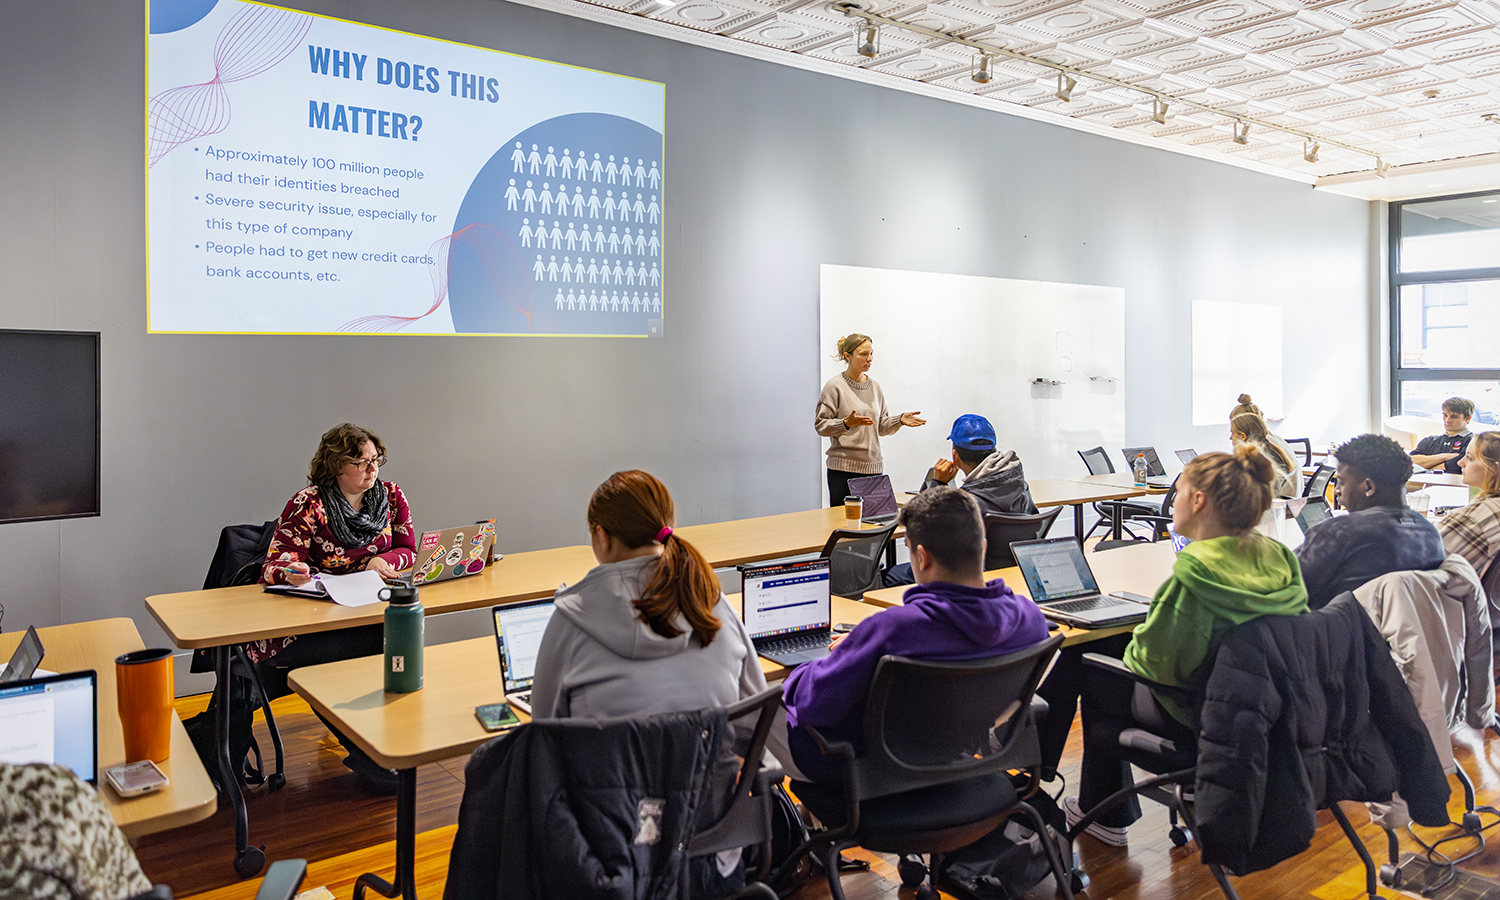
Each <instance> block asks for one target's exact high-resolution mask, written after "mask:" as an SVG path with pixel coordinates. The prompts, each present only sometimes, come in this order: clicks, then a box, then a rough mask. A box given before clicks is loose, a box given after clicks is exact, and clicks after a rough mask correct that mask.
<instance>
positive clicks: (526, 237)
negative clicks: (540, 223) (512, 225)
mask: <svg viewBox="0 0 1500 900" xmlns="http://www.w3.org/2000/svg"><path fill="white" fill-rule="evenodd" d="M521 246H522V247H530V246H531V220H530V219H522V220H521Z"/></svg>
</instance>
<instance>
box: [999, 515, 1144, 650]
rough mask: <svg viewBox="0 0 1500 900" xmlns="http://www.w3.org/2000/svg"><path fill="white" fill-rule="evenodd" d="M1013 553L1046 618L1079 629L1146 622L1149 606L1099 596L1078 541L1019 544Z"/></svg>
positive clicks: (1034, 598)
mask: <svg viewBox="0 0 1500 900" xmlns="http://www.w3.org/2000/svg"><path fill="white" fill-rule="evenodd" d="M1010 549H1011V552H1012V553H1014V554H1015V556H1016V564H1017V565H1018V566H1020V567H1021V575H1022V577H1024V578H1025V579H1026V587H1027V589H1028V590H1030V591H1031V599H1032V600H1033V601H1035V602H1036V605H1037V606H1039V607H1041V609H1042V614H1043V615H1045V616H1046V617H1047V618H1049V619H1056V620H1057V621H1059V622H1063V623H1066V624H1068V625H1073V626H1076V627H1079V628H1103V627H1105V626H1108V625H1126V624H1129V623H1132V622H1143V621H1145V619H1146V612H1147V610H1148V609H1149V607H1148V606H1146V604H1144V603H1140V602H1138V601H1135V600H1127V599H1125V598H1123V597H1116V596H1113V595H1110V594H1101V593H1099V583H1098V582H1097V581H1095V580H1094V573H1093V572H1092V571H1091V570H1090V569H1089V564H1088V560H1086V559H1084V556H1083V548H1082V547H1081V546H1079V544H1078V541H1077V540H1076V539H1074V538H1070V537H1066V538H1048V539H1045V540H1039V541H1016V542H1015V543H1013V544H1011V545H1010Z"/></svg>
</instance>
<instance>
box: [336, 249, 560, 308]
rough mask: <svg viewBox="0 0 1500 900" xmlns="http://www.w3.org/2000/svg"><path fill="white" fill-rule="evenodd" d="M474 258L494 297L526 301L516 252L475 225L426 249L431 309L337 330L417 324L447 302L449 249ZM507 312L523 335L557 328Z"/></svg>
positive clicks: (527, 293) (527, 294)
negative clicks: (520, 322) (522, 324)
mask: <svg viewBox="0 0 1500 900" xmlns="http://www.w3.org/2000/svg"><path fill="white" fill-rule="evenodd" d="M455 243H457V244H458V245H459V247H460V249H464V250H467V251H468V252H471V253H473V254H474V255H475V256H477V257H478V259H479V262H480V263H481V265H483V267H484V271H485V274H486V275H487V276H488V277H489V281H490V284H491V285H492V286H493V287H494V289H495V296H496V297H530V286H529V285H530V283H529V282H528V280H527V278H528V276H527V273H526V272H525V271H524V269H522V268H519V267H518V265H517V263H516V261H515V260H516V250H515V247H514V245H513V244H512V242H511V241H510V239H508V238H507V237H505V236H504V235H502V234H501V233H500V232H499V231H498V230H497V229H496V228H495V227H494V226H493V225H490V224H488V223H486V222H475V223H474V224H473V225H469V226H466V227H464V228H462V229H460V230H459V231H456V232H454V233H453V234H450V235H448V236H446V237H441V238H438V239H437V240H436V241H434V242H433V244H432V246H431V247H430V248H428V250H427V255H428V256H430V257H432V262H430V263H428V264H427V273H428V274H429V275H431V276H432V305H431V306H429V307H427V311H426V312H424V313H422V314H421V315H417V316H380V315H377V316H361V317H360V318H358V319H354V320H352V321H349V322H345V323H344V324H343V325H340V326H339V329H338V330H339V331H342V332H364V333H368V332H392V331H400V330H401V329H403V328H405V327H406V326H408V325H410V324H411V323H413V322H418V321H421V320H422V319H425V318H427V317H428V316H430V315H432V314H433V313H435V312H437V310H438V307H440V306H442V305H443V301H444V300H446V299H448V266H449V256H450V254H451V253H452V251H453V245H454V244H455ZM509 305H510V308H511V309H514V310H515V311H516V312H518V313H520V314H521V315H523V316H525V317H526V322H527V329H526V330H527V331H528V332H536V331H537V330H538V327H540V328H541V330H543V331H550V332H555V331H557V325H556V323H554V322H553V321H552V319H551V317H549V316H548V315H547V314H546V313H545V312H541V311H537V310H532V309H527V308H522V307H520V306H517V305H516V304H515V303H510V304H509Z"/></svg>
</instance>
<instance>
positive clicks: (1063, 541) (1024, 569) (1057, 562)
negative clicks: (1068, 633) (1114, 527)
mask: <svg viewBox="0 0 1500 900" xmlns="http://www.w3.org/2000/svg"><path fill="white" fill-rule="evenodd" d="M1010 549H1011V552H1012V553H1014V554H1015V556H1016V564H1017V565H1019V566H1020V567H1021V575H1022V576H1023V577H1024V578H1025V579H1026V587H1027V588H1029V589H1030V590H1031V599H1032V600H1035V601H1036V602H1037V603H1048V602H1051V601H1053V600H1067V599H1069V598H1071V597H1079V596H1083V595H1087V594H1097V593H1099V585H1098V583H1097V582H1095V581H1094V573H1093V572H1091V571H1089V564H1088V563H1087V562H1086V561H1085V560H1084V558H1083V548H1082V547H1080V546H1078V541H1076V540H1074V539H1073V538H1052V539H1050V540H1045V541H1024V542H1020V543H1015V544H1011V545H1010Z"/></svg>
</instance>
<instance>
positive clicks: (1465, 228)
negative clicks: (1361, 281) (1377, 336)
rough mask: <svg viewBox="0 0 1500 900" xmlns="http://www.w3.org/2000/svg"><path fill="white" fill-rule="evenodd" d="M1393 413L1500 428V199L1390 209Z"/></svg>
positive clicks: (1467, 198) (1488, 196)
mask: <svg viewBox="0 0 1500 900" xmlns="http://www.w3.org/2000/svg"><path fill="white" fill-rule="evenodd" d="M1390 272H1391V360H1392V366H1391V407H1392V409H1391V412H1392V413H1396V414H1405V415H1414V416H1431V417H1434V418H1436V417H1440V416H1441V415H1442V413H1441V411H1440V409H1439V407H1440V406H1441V404H1442V402H1443V400H1444V399H1446V398H1448V397H1452V396H1460V397H1467V398H1469V399H1470V400H1473V401H1474V404H1475V406H1476V407H1477V411H1476V412H1475V416H1474V418H1475V419H1476V420H1477V421H1480V422H1484V423H1487V424H1491V425H1496V424H1500V191H1494V192H1489V193H1484V194H1466V195H1463V196H1458V197H1440V198H1437V199H1433V200H1414V201H1410V202H1407V203H1392V204H1391V266H1390Z"/></svg>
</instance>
